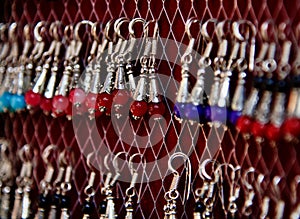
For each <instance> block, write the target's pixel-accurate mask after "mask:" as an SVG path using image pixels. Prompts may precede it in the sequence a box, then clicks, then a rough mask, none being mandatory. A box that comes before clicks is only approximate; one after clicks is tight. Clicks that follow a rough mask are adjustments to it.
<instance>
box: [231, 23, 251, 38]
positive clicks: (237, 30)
mask: <svg viewBox="0 0 300 219" xmlns="http://www.w3.org/2000/svg"><path fill="white" fill-rule="evenodd" d="M242 24H246V25H247V26H248V28H247V32H246V33H245V36H243V35H242V33H241V30H240V27H241V25H242ZM232 32H233V35H234V36H235V38H237V39H238V40H240V41H245V40H249V39H250V38H252V39H253V38H255V36H256V34H257V29H256V27H255V25H254V24H253V23H252V22H251V21H248V20H238V21H234V22H233V23H232ZM250 32H251V34H250ZM250 35H251V36H250Z"/></svg>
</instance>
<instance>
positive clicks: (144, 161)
mask: <svg viewBox="0 0 300 219" xmlns="http://www.w3.org/2000/svg"><path fill="white" fill-rule="evenodd" d="M136 156H140V158H141V161H143V169H146V160H145V159H143V155H142V154H140V153H136V154H134V155H132V156H130V157H129V160H128V163H129V168H130V172H131V174H133V173H134V172H137V169H134V168H133V162H132V161H133V159H134V158H135V157H136Z"/></svg>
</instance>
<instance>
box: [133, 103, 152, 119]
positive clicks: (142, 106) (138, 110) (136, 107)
mask: <svg viewBox="0 0 300 219" xmlns="http://www.w3.org/2000/svg"><path fill="white" fill-rule="evenodd" d="M147 110H148V104H147V102H145V101H134V102H133V103H132V104H131V105H130V112H131V113H132V115H133V116H134V117H142V116H143V115H145V113H146V112H147Z"/></svg>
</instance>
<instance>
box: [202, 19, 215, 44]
mask: <svg viewBox="0 0 300 219" xmlns="http://www.w3.org/2000/svg"><path fill="white" fill-rule="evenodd" d="M217 22H218V20H217V19H215V18H211V19H209V20H207V21H206V22H205V23H204V24H203V25H202V27H201V29H200V33H201V35H202V36H203V37H204V38H205V39H206V40H208V41H212V36H213V33H214V32H215V30H216V24H217ZM209 23H213V24H214V28H213V32H212V34H211V36H210V35H209V33H208V31H207V26H208V24H209Z"/></svg>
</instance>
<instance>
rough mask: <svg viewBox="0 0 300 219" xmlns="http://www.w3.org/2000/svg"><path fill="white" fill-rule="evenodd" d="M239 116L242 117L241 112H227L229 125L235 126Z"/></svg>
mask: <svg viewBox="0 0 300 219" xmlns="http://www.w3.org/2000/svg"><path fill="white" fill-rule="evenodd" d="M241 115H242V111H234V110H231V111H229V121H230V122H231V124H233V125H235V124H236V122H237V120H238V119H239V118H240V116H241Z"/></svg>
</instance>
